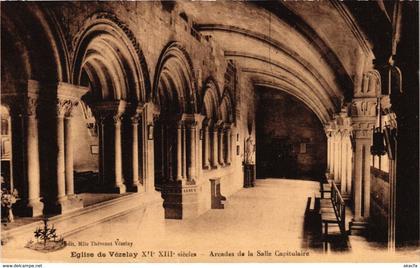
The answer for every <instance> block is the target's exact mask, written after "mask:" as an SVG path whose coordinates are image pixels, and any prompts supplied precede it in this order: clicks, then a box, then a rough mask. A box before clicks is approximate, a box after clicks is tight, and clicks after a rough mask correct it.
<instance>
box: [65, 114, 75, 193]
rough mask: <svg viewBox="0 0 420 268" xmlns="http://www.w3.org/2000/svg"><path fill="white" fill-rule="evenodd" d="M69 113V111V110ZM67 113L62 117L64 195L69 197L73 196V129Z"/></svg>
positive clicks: (70, 117) (70, 118)
mask: <svg viewBox="0 0 420 268" xmlns="http://www.w3.org/2000/svg"><path fill="white" fill-rule="evenodd" d="M70 113H71V112H70ZM70 113H69V114H67V116H66V117H65V118H64V136H65V162H66V195H67V197H69V198H71V197H73V196H74V174H73V162H74V161H73V130H72V122H71V121H72V115H71V114H70Z"/></svg>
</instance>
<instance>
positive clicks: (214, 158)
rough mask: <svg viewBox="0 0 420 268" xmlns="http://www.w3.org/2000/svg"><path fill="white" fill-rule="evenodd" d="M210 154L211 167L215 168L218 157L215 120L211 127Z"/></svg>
mask: <svg viewBox="0 0 420 268" xmlns="http://www.w3.org/2000/svg"><path fill="white" fill-rule="evenodd" d="M212 139H213V142H212V147H213V148H212V149H213V150H212V151H213V152H212V155H211V165H212V168H217V166H218V164H217V162H218V161H217V159H218V157H219V150H218V149H219V143H218V131H217V125H216V122H215V123H213V129H212Z"/></svg>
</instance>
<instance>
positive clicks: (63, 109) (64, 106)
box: [56, 98, 74, 117]
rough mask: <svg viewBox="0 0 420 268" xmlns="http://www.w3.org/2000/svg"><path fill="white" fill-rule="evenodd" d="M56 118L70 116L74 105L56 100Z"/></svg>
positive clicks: (67, 101) (65, 100) (69, 101)
mask: <svg viewBox="0 0 420 268" xmlns="http://www.w3.org/2000/svg"><path fill="white" fill-rule="evenodd" d="M56 105H57V117H64V116H70V115H71V112H72V110H73V107H74V103H73V102H72V101H71V100H68V99H61V98H57V103H56Z"/></svg>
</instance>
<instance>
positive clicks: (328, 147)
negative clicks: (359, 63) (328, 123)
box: [326, 131, 332, 173]
mask: <svg viewBox="0 0 420 268" xmlns="http://www.w3.org/2000/svg"><path fill="white" fill-rule="evenodd" d="M326 135H327V172H328V173H331V166H332V165H331V146H332V144H331V140H332V137H331V131H326Z"/></svg>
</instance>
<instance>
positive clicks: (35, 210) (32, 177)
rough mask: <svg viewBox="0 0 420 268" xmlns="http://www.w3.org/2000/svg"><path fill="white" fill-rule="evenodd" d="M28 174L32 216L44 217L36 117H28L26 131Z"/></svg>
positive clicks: (29, 204)
mask: <svg viewBox="0 0 420 268" xmlns="http://www.w3.org/2000/svg"><path fill="white" fill-rule="evenodd" d="M26 148H27V155H26V157H27V159H26V160H27V161H26V164H27V167H26V169H27V172H28V173H27V174H28V207H29V208H30V214H31V215H30V216H32V217H35V216H39V215H42V209H43V204H42V203H41V202H40V183H41V179H40V173H39V172H40V171H39V151H38V120H37V119H36V116H35V115H28V116H27V129H26Z"/></svg>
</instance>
